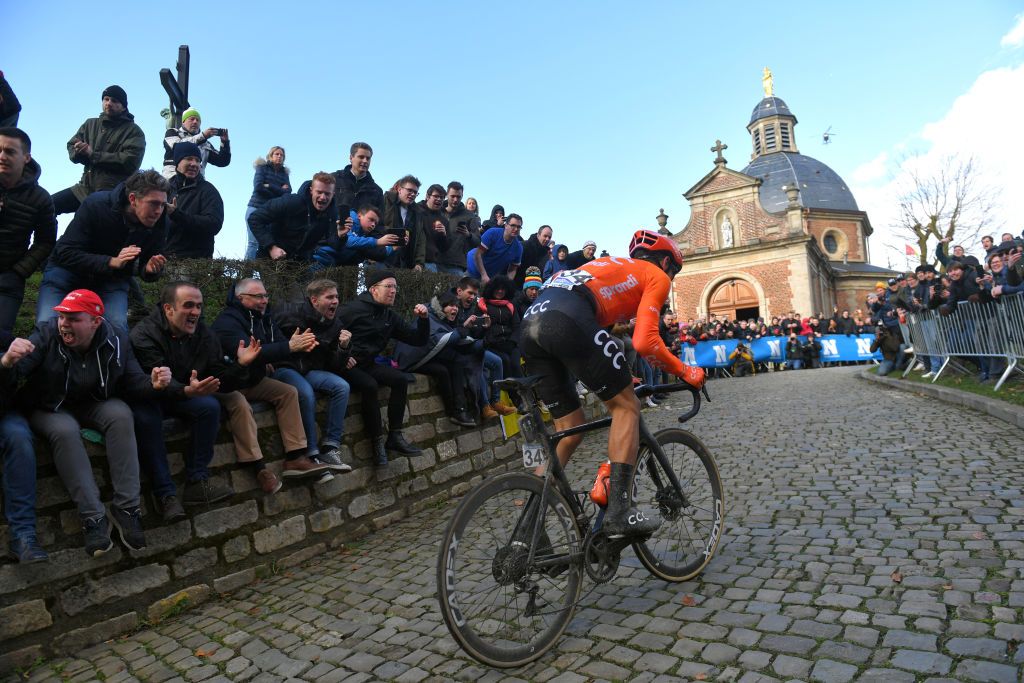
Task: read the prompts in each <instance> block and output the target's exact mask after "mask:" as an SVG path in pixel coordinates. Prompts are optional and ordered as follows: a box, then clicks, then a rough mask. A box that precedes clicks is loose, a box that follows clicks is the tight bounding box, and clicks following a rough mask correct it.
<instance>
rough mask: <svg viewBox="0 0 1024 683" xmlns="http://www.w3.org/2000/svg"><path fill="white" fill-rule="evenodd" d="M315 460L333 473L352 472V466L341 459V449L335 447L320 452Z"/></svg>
mask: <svg viewBox="0 0 1024 683" xmlns="http://www.w3.org/2000/svg"><path fill="white" fill-rule="evenodd" d="M316 460H317V461H318V462H320V463H322V464H324V465H326V466H327V467H328V468H329V469H332V470H334V471H335V472H342V473H344V472H351V471H352V466H351V465H349V464H348V463H347V462H345V461H344V460H342V459H341V449H340V448H338V447H337V446H331V447H330V448H324V449H323V450H322V451H320V455H318V456H316Z"/></svg>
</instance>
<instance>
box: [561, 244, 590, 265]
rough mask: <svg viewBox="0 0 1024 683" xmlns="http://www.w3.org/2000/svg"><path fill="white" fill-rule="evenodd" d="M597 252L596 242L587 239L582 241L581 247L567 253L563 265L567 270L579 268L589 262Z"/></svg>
mask: <svg viewBox="0 0 1024 683" xmlns="http://www.w3.org/2000/svg"><path fill="white" fill-rule="evenodd" d="M596 254H597V242H594V241H593V240H587V241H586V242H584V243H583V248H582V249H580V250H579V251H574V252H572V253H571V254H569V256H568V257H566V259H565V267H566V268H568V269H569V270H572V269H574V268H579V267H580V266H582V265H584V264H587V263H590V262H591V261H593V260H594V258H595V255H596Z"/></svg>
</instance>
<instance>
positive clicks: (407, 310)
mask: <svg viewBox="0 0 1024 683" xmlns="http://www.w3.org/2000/svg"><path fill="white" fill-rule="evenodd" d="M395 275H396V279H397V281H398V294H397V295H396V298H395V309H396V311H398V312H399V313H401V315H402V316H403V317H405V318H407V319H408V318H411V317H412V307H413V306H415V305H416V304H419V303H427V302H429V301H430V298H431V297H432V296H434V295H435V294H437V293H438V292H440V291H443V290H447V289H450V288H451V287H452V286H453V285H454V284H455V282H456V281H457V280H458V278H457V277H455V276H454V275H446V274H443V273H428V272H419V273H417V272H414V271H411V270H396V271H395ZM243 277H258V278H260V279H261V280H263V282H264V284H265V286H266V288H267V292H269V293H270V296H271V299H270V300H271V310H273V309H274V308H281V307H282V306H284V305H285V304H288V303H294V302H297V301H301V300H302V296H303V293H304V290H305V287H306V285H307V284H308V283H309V282H310V281H312V280H314V279H320V278H327V279H330V280H334V281H335V282H337V283H338V295H339V297H340V298H341V301H342V303H344V302H346V301H349V300H351V299H354V298H355V296H356V294H357V293H358V291H359V285H360V280H359V268H358V267H357V266H346V267H343V268H328V269H326V270H322V271H320V272H318V273H316V274H315V275H310V273H309V268H308V266H307V265H303V264H298V263H294V262H289V261H240V260H235V259H184V260H176V261H174V262H173V263H170V264H168V267H167V269H166V270H165V272H164V275H163V277H161V278H160V280H158V281H157V282H141V284H142V291H143V294H144V296H145V304H142V303H140V302H136V301H132V302H131V306H130V310H129V314H128V318H129V324H133V323H134V322H136V321H137V320H139V319H141V318H143V317H145V316H146V315H148V314H149V313H150V311H152V309H153V306H155V305H156V302H157V301H158V300H159V298H160V289H161V288H162V287H163V286H164V284H166V283H167V282H170V281H173V280H188V281H190V282H194V283H195V284H196V285H198V286H199V289H200V290H202V292H203V303H204V309H205V310H204V311H203V319H204V320H205V321H206V322H207V324H209V323H211V322H213V320H214V319H215V318H216V317H217V315H218V314H219V313H220V312H221V310H222V309H223V308H224V306H225V305H226V303H227V295H228V290H229V289H230V288H231V287H232V286H233V285H234V283H235V281H237V280H238V279H240V278H243ZM41 280H42V276H41V274H40V273H34V274H33V275H32V277H31V278H29V280H28V282H27V283H26V286H25V301H24V302H23V303H22V306H21V310H20V311H19V312H18V321H17V323H16V324H15V327H14V332H15V334H17V335H18V336H27V335H28V334H30V333H31V331H32V328H33V326H34V325H35V312H36V301H37V296H38V292H39V283H40V281H41Z"/></svg>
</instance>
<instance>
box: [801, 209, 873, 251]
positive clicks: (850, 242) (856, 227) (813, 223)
mask: <svg viewBox="0 0 1024 683" xmlns="http://www.w3.org/2000/svg"><path fill="white" fill-rule="evenodd" d="M806 222H807V229H808V231H809V232H810V233H811V234H812V235H814V239H816V240H817V241H818V246H820V247H821V251H822V252H823V253H825V254H826V255H828V257H829V258H830V259H833V260H835V261H842V260H843V252H844V251H846V250H847V249H848V250H849V254H848V255H847V258H848V259H849V260H850V261H866V260H867V259H866V257H865V254H864V251H863V250H862V249H861V239H860V232H861V227H860V221H859V220H857V219H841V218H814V217H809V218H807V221H806ZM829 230H834V231H836V232H839V233H841V234H842V236H843V237H845V238H846V246H845V247H844V246H843V244H842V240H840V239H838V238H837V240H836V241H837V242H838V243H839V250H838V251H837V252H836V253H835V254H829V253H828V252H827V251H826V250H825V245H824V244H823V243H822V238H823V236H824V234H825V233H826V232H828V231H829Z"/></svg>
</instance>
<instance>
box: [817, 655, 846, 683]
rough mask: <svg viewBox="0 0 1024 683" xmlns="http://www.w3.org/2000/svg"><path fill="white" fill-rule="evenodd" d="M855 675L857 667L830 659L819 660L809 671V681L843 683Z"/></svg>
mask: <svg viewBox="0 0 1024 683" xmlns="http://www.w3.org/2000/svg"><path fill="white" fill-rule="evenodd" d="M856 675H857V667H856V666H853V665H852V664H843V663H842V662H835V661H832V660H831V659H819V660H818V661H817V662H815V663H814V668H813V669H812V670H811V680H812V681H821V682H822V683H845V682H846V681H852V680H853V677H854V676H856Z"/></svg>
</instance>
